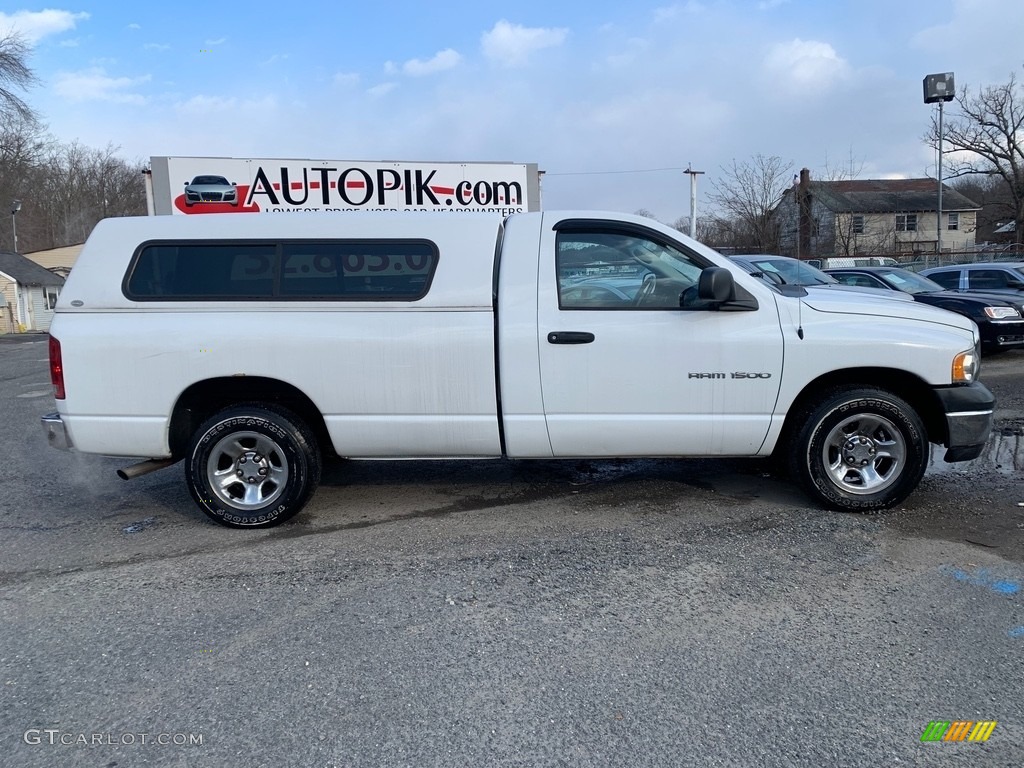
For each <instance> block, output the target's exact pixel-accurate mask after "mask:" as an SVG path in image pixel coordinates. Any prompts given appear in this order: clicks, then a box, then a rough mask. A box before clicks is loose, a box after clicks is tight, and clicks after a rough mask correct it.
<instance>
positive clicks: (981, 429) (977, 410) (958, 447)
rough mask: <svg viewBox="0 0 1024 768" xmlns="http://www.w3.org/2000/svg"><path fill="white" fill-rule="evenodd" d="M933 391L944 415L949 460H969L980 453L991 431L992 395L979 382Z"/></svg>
mask: <svg viewBox="0 0 1024 768" xmlns="http://www.w3.org/2000/svg"><path fill="white" fill-rule="evenodd" d="M935 394H936V395H938V397H939V401H940V402H941V403H942V409H943V411H944V412H945V414H946V428H947V432H948V435H949V437H948V439H947V441H946V448H947V449H948V450H947V451H946V455H945V456H944V457H943V458H944V459H945V460H946V461H948V462H954V461H970V460H971V459H976V458H977V457H978V456H980V455H981V452H982V450H983V449H984V448H985V443H987V442H988V437H989V435H990V434H991V432H992V411H993V409H994V408H995V405H996V399H995V396H994V395H993V394H992V393H991V392H990V391H989V389H988V387H986V386H985V385H984V384H981V383H980V382H975V383H974V384H968V385H967V386H962V387H937V388H936V389H935Z"/></svg>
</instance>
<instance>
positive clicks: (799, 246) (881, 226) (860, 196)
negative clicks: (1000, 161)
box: [775, 168, 981, 258]
mask: <svg viewBox="0 0 1024 768" xmlns="http://www.w3.org/2000/svg"><path fill="white" fill-rule="evenodd" d="M938 197H939V194H938V182H937V181H936V180H935V179H929V178H923V179H852V180H848V181H811V178H810V172H809V171H808V170H807V169H806V168H804V169H803V170H802V171H801V173H800V178H799V181H798V182H797V183H795V184H794V185H793V186H792V187H791V188H790V189H787V190H786V191H785V192H784V193H783V195H782V200H781V201H780V202H779V204H778V206H777V207H776V209H775V219H776V223H777V226H778V228H779V229H778V231H779V247H780V250H781V252H782V253H783V254H786V255H789V256H797V257H798V258H810V257H828V256H857V255H890V256H899V255H903V254H925V253H931V254H934V253H935V252H936V250H937V244H938V232H937V230H936V225H937V224H938V216H937V211H938V209H939V206H938ZM980 210H981V206H979V205H977V204H976V203H975V202H973V201H972V200H969V199H968V198H966V197H965V196H964V195H962V194H960V193H959V192H957V191H956V190H954V189H952V188H950V187H948V186H946V185H945V184H944V185H943V186H942V251H943V253H950V252H953V253H955V252H959V251H966V250H969V249H970V248H972V247H973V246H974V240H975V230H976V229H977V216H978V211H980Z"/></svg>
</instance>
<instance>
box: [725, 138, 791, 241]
mask: <svg viewBox="0 0 1024 768" xmlns="http://www.w3.org/2000/svg"><path fill="white" fill-rule="evenodd" d="M721 170H722V176H721V177H720V178H719V179H717V180H712V182H711V186H712V188H713V189H714V192H712V193H711V194H710V195H709V196H708V197H709V199H710V200H711V202H712V204H713V205H715V206H716V207H717V208H718V210H719V212H720V213H719V215H718V216H717V219H718V227H717V228H718V229H719V231H720V232H722V234H727V236H728V239H729V240H731V241H732V242H731V243H730V245H732V246H733V247H740V248H751V249H757V250H759V251H761V252H765V251H772V250H775V249H776V248H777V245H778V239H779V238H778V228H777V226H776V224H775V222H774V220H773V217H772V212H773V211H774V210H775V207H776V206H777V205H778V204H779V201H780V200H781V199H782V193H783V192H784V191H785V190H786V189H787V188H788V187H789V184H790V174H791V173H792V170H793V163H792V162H788V161H785V160H783V159H782V158H781V157H777V156H774V155H772V156H765V155H755V156H754V157H753V158H751V159H750V160H748V161H746V162H742V163H740V162H737V161H736V160H733V161H732V164H731V165H730V166H728V167H723V168H722V169H721ZM723 230H724V231H723Z"/></svg>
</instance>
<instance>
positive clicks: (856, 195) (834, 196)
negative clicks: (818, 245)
mask: <svg viewBox="0 0 1024 768" xmlns="http://www.w3.org/2000/svg"><path fill="white" fill-rule="evenodd" d="M810 192H811V195H812V196H814V197H817V198H818V201H819V202H820V203H821V204H822V205H824V206H825V207H827V208H829V209H830V210H832V211H835V212H837V213H896V212H901V211H908V212H924V211H935V210H938V207H939V190H938V182H937V181H936V180H935V179H928V178H924V179H852V180H849V181H812V182H811V183H810ZM942 210H943V211H980V210H981V206H980V205H978V204H977V203H975V202H974V201H973V200H970V199H968V198H967V197H965V196H964V195H962V194H960V193H959V192H957V191H956V190H955V189H951V188H950V187H948V186H947V185H945V184H943V185H942Z"/></svg>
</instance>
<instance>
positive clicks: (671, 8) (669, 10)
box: [654, 0, 705, 23]
mask: <svg viewBox="0 0 1024 768" xmlns="http://www.w3.org/2000/svg"><path fill="white" fill-rule="evenodd" d="M703 10H705V9H704V6H703V5H702V4H701V3H699V2H697V0H689V2H686V3H683V4H681V5H680V4H678V3H677V4H676V5H665V6H662V7H660V8H655V9H654V20H655V21H656V22H659V23H660V22H663V21H668V20H670V19H674V18H676V17H678V16H681V15H683V14H686V13H700V12H701V11H703Z"/></svg>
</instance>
